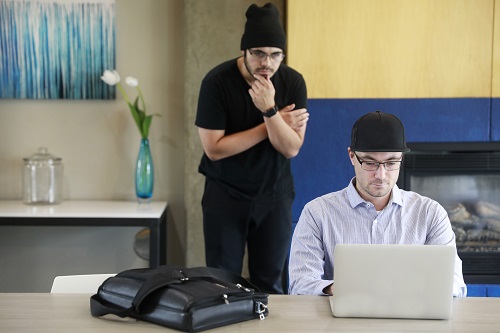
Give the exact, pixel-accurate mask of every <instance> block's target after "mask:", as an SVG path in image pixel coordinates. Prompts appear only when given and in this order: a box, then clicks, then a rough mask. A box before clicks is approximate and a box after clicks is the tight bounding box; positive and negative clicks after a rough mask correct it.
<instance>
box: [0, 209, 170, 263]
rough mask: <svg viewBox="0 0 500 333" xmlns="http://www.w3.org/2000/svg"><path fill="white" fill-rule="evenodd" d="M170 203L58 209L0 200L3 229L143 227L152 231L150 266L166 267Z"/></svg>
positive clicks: (0, 217)
mask: <svg viewBox="0 0 500 333" xmlns="http://www.w3.org/2000/svg"><path fill="white" fill-rule="evenodd" d="M167 207H168V204H167V202H164V201H162V202H159V201H153V202H151V203H148V204H139V203H137V202H133V201H63V202H62V203H61V204H58V205H26V204H24V203H23V202H22V201H20V200H19V201H18V200H0V226H2V225H10V226H21V225H22V226H115V227H128V226H144V227H148V228H149V230H150V236H149V237H150V239H149V266H150V267H157V266H159V265H165V264H166V258H167Z"/></svg>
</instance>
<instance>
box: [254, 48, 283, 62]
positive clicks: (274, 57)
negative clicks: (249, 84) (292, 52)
mask: <svg viewBox="0 0 500 333" xmlns="http://www.w3.org/2000/svg"><path fill="white" fill-rule="evenodd" d="M248 53H250V55H251V56H252V57H254V58H255V59H257V60H260V61H264V60H266V58H267V57H269V59H271V61H274V62H278V61H281V60H283V58H285V53H283V52H273V53H271V54H269V53H266V52H262V51H261V50H252V49H248Z"/></svg>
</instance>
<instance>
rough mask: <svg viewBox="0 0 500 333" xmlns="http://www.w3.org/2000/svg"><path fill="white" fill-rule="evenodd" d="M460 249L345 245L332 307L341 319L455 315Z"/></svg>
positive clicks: (338, 255) (339, 249)
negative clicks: (456, 259)
mask: <svg viewBox="0 0 500 333" xmlns="http://www.w3.org/2000/svg"><path fill="white" fill-rule="evenodd" d="M454 268H455V248H454V247H452V246H444V245H395V244H393V245H382V244H339V245H337V246H336V247H335V251H334V285H333V296H330V305H331V310H332V313H333V315H334V316H335V317H365V318H406V319H449V318H450V317H451V308H452V301H453V277H454Z"/></svg>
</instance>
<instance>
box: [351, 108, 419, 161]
mask: <svg viewBox="0 0 500 333" xmlns="http://www.w3.org/2000/svg"><path fill="white" fill-rule="evenodd" d="M350 148H351V150H352V151H361V152H392V151H400V152H409V151H410V149H409V148H408V147H407V146H406V139H405V129H404V126H403V123H402V122H401V120H399V118H398V117H396V116H394V115H392V114H389V113H384V112H381V111H375V112H370V113H367V114H365V115H364V116H362V117H361V118H359V119H358V120H357V121H356V122H355V123H354V126H353V127H352V132H351V146H350Z"/></svg>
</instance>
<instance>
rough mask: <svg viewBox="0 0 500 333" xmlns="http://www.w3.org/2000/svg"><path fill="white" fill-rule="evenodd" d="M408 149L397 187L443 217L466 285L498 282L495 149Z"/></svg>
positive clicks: (499, 155) (498, 166)
mask: <svg viewBox="0 0 500 333" xmlns="http://www.w3.org/2000/svg"><path fill="white" fill-rule="evenodd" d="M408 145H409V147H410V148H411V149H412V151H411V152H410V153H408V154H406V155H405V157H404V162H403V167H402V169H401V175H400V179H399V182H398V186H400V187H401V188H403V189H405V190H410V191H415V192H417V193H419V194H422V195H424V196H427V197H430V198H432V199H434V200H436V201H438V202H439V203H440V204H441V205H442V206H443V207H444V208H445V210H446V211H447V212H448V217H449V218H450V222H451V225H452V228H453V231H454V232H455V236H456V243H457V251H458V254H459V257H460V258H461V259H462V263H463V267H462V268H463V273H464V279H465V280H466V283H500V146H498V145H497V144H492V143H466V144H459V143H449V144H445V143H426V144H423V143H419V144H408Z"/></svg>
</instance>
